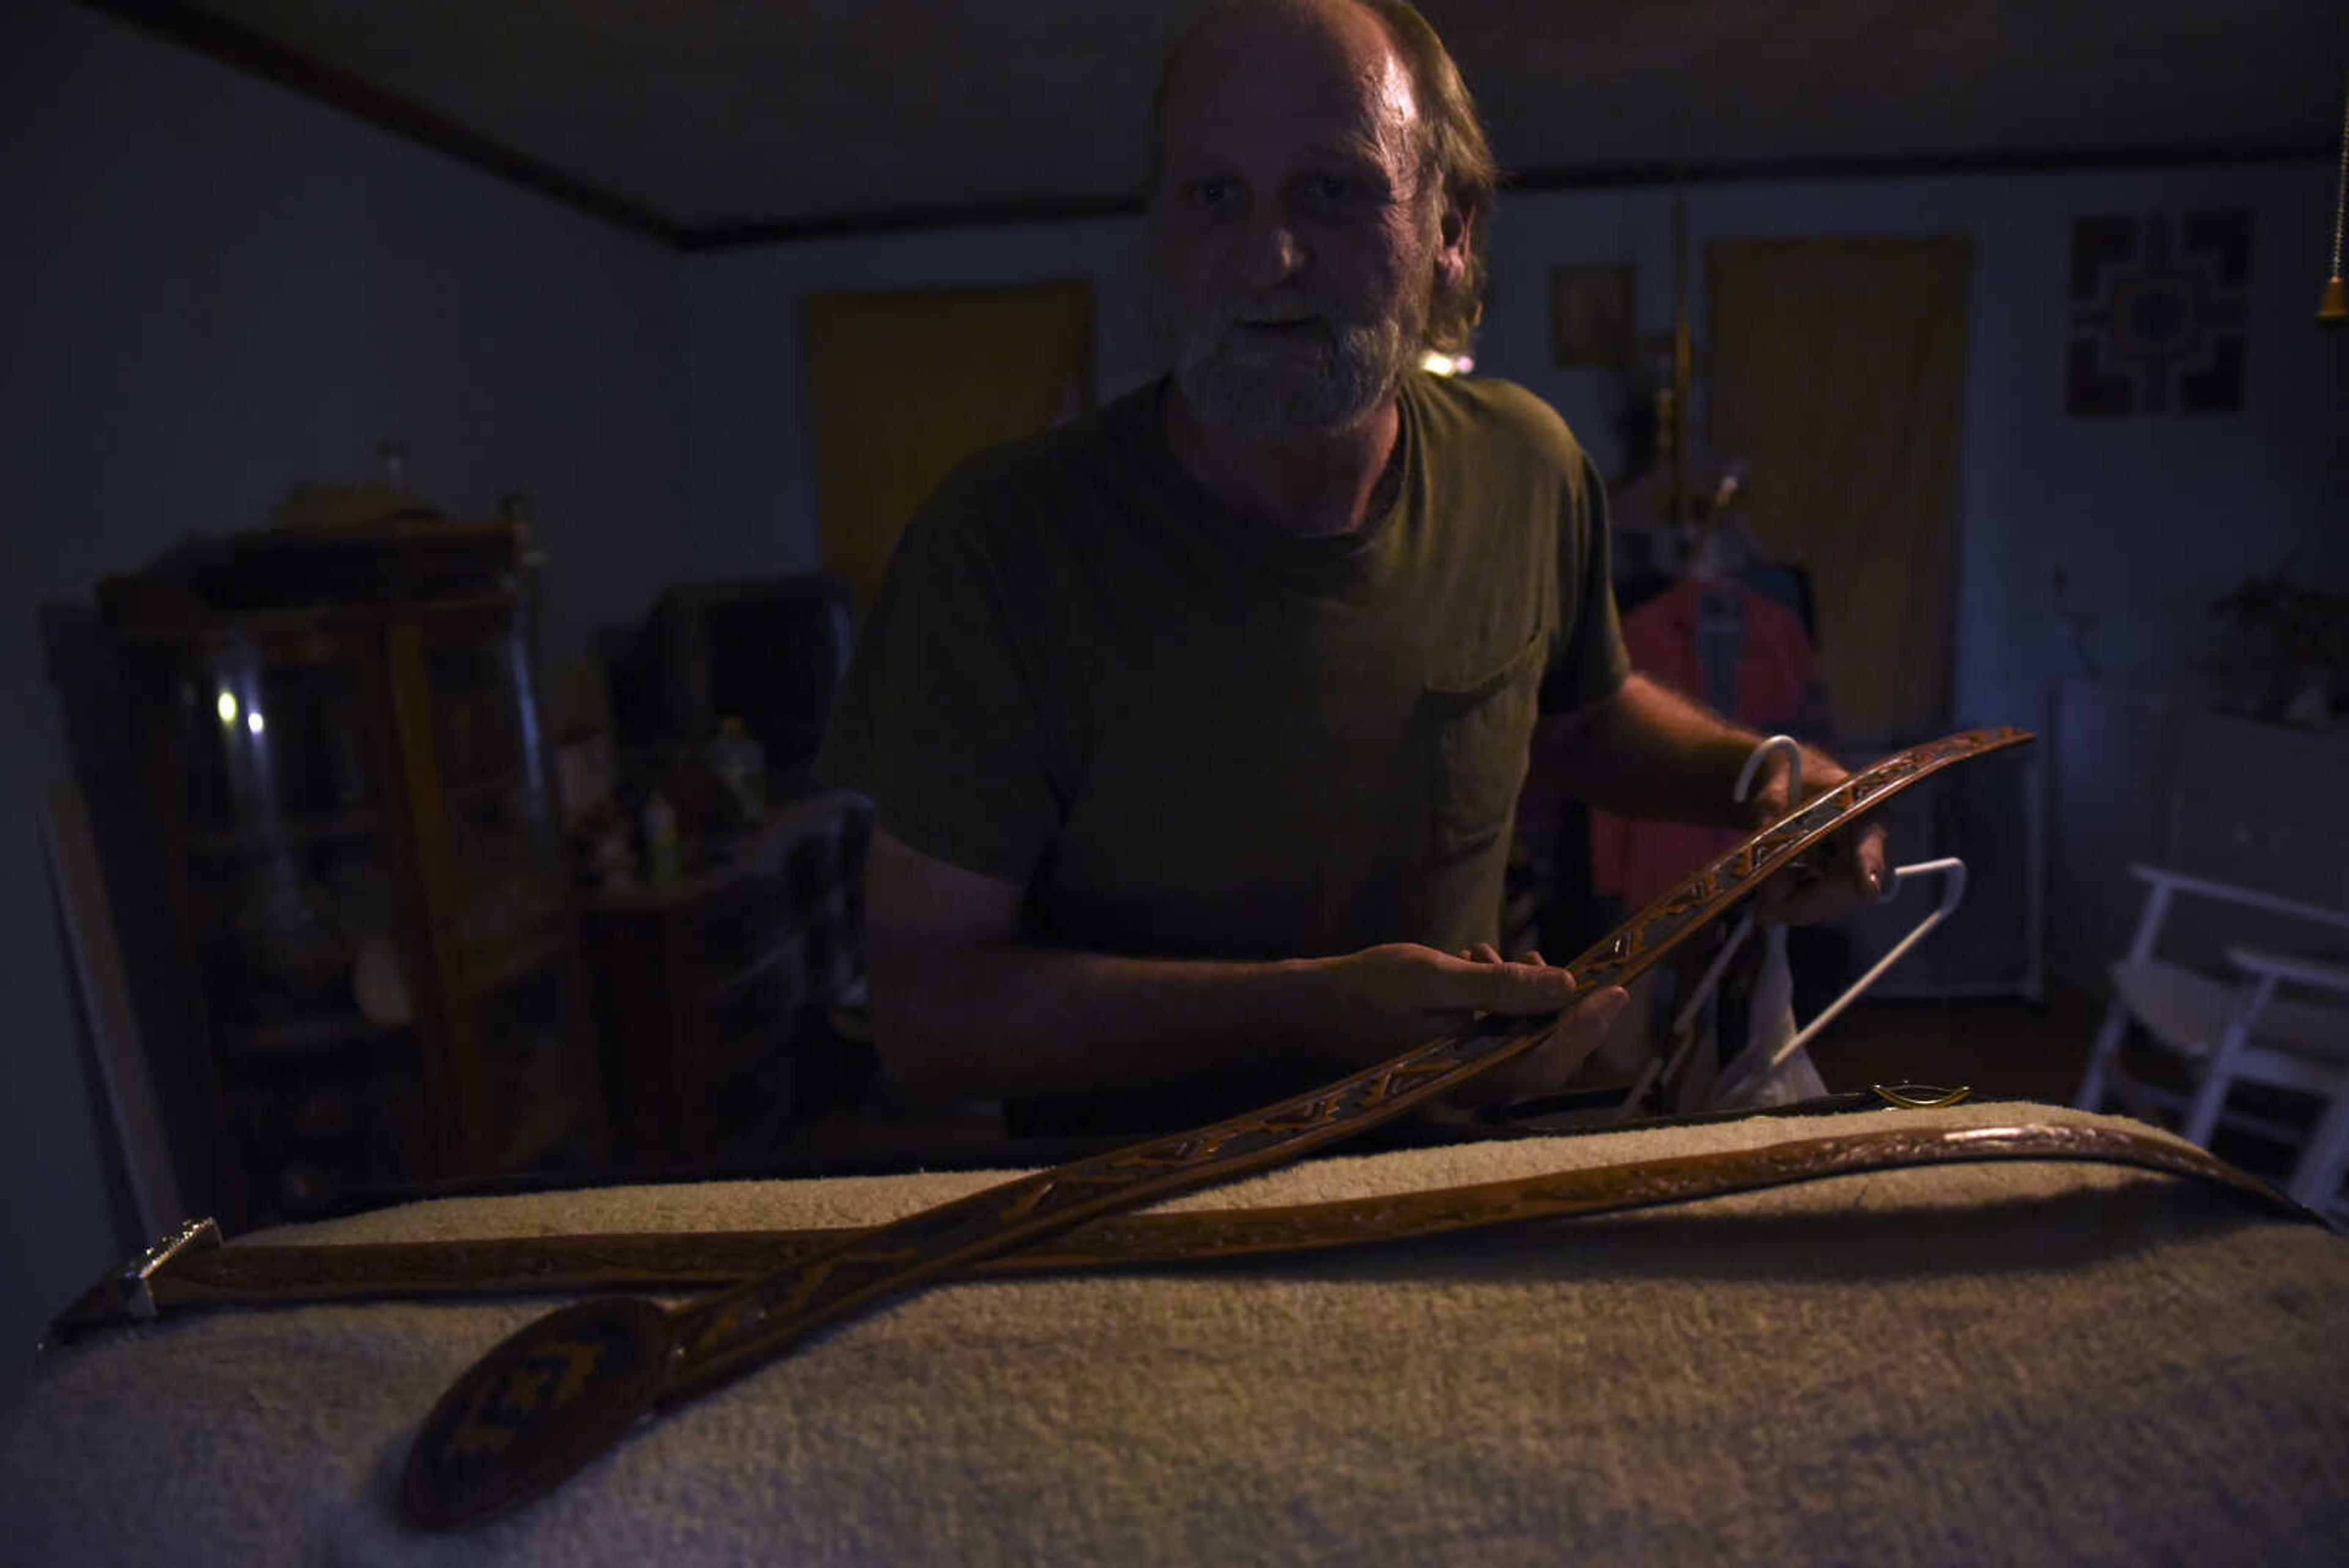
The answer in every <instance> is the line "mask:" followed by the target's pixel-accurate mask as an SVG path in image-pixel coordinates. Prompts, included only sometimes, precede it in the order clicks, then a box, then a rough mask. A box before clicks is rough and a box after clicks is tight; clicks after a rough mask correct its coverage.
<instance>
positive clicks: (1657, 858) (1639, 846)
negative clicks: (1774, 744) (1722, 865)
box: [1590, 576, 1827, 909]
mask: <svg viewBox="0 0 2349 1568" xmlns="http://www.w3.org/2000/svg"><path fill="white" fill-rule="evenodd" d="M1623 641H1624V644H1625V646H1626V647H1627V648H1628V649H1630V655H1631V665H1632V668H1633V669H1635V670H1639V671H1640V673H1641V674H1643V675H1645V676H1647V677H1648V678H1649V679H1650V680H1654V681H1656V682H1657V683H1658V684H1660V685H1663V686H1668V687H1670V688H1671V689H1672V690H1673V691H1677V692H1679V693H1681V694H1682V696H1684V697H1688V698H1691V699H1692V700H1694V701H1699V702H1702V703H1703V704H1704V705H1705V706H1706V707H1708V708H1710V709H1712V710H1713V711H1714V712H1716V713H1720V714H1723V716H1725V717H1727V718H1730V719H1732V720H1734V721H1735V722H1738V723H1741V724H1745V725H1748V726H1750V727H1752V728H1754V729H1757V730H1760V731H1762V732H1764V733H1771V732H1780V731H1784V732H1789V733H1792V734H1795V735H1796V736H1798V737H1803V736H1807V737H1818V736H1822V735H1823V734H1824V732H1826V728H1827V708H1826V685H1825V683H1824V682H1823V680H1821V678H1820V674H1819V663H1818V656H1817V653H1816V650H1815V649H1813V647H1812V644H1811V639H1810V638H1809V636H1808V635H1807V634H1806V632H1805V631H1804V629H1803V623H1802V619H1801V618H1800V617H1799V616H1798V615H1797V614H1796V613H1795V611H1794V610H1793V609H1791V608H1789V607H1787V606H1785V604H1782V603H1780V602H1779V601H1778V600H1777V599H1775V598H1774V597H1770V596H1768V595H1765V594H1763V593H1759V592H1756V591H1755V590H1754V589H1753V588H1751V587H1747V586H1745V584H1744V583H1743V582H1741V581H1738V580H1736V579H1734V578H1730V577H1715V576H1692V577H1686V578H1683V579H1682V581H1680V582H1678V583H1676V584H1674V585H1673V586H1672V587H1669V588H1667V589H1665V590H1664V591H1663V592H1661V593H1660V594H1658V595H1656V596H1654V597H1651V598H1650V599H1648V600H1647V601H1646V602H1645V603H1643V604H1641V605H1640V607H1638V608H1637V609H1634V610H1632V611H1630V613H1629V614H1627V615H1626V616H1625V617H1624V618H1623ZM1743 838H1744V834H1742V833H1739V832H1737V831H1735V830H1733V829H1728V828H1713V827H1692V826H1685V825H1683V824H1680V823H1666V822H1647V821H1640V820H1635V819H1632V818H1630V817H1622V816H1617V815H1612V814H1611V813H1608V812H1601V811H1593V812H1591V814H1590V852H1591V886H1592V889H1593V891H1595V892H1597V893H1599V894H1600V895H1603V896H1606V897H1610V898H1619V899H1620V900H1622V902H1623V904H1624V906H1625V907H1626V908H1628V909H1638V908H1640V906H1642V905H1644V904H1646V903H1647V902H1648V901H1649V900H1650V899H1651V898H1657V897H1658V896H1660V895H1661V894H1662V893H1664V892H1665V891H1666V890H1668V889H1669V888H1671V887H1672V886H1673V885H1674V884H1676V883H1677V882H1679V881H1680V880H1681V878H1682V877H1685V876H1687V875H1688V874H1689V873H1690V872H1691V871H1693V870H1695V869H1696V868H1697V867H1700V866H1702V865H1703V864H1704V863H1705V862H1706V861H1708V860H1710V859H1712V858H1713V857H1715V856H1717V855H1720V854H1722V853H1723V852H1724V851H1725V850H1727V849H1728V848H1730V847H1731V846H1733V845H1735V844H1737V843H1738V842H1739V841H1740V840H1742V839H1743Z"/></svg>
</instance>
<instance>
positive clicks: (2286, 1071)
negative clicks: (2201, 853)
mask: <svg viewBox="0 0 2349 1568" xmlns="http://www.w3.org/2000/svg"><path fill="white" fill-rule="evenodd" d="M2129 871H2130V874H2131V875H2133V876H2135V877H2137V879H2138V880H2139V881H2141V882H2144V883H2146V884H2147V889H2148V890H2147V894H2146V900H2145V909H2144V911H2143V913H2142V914H2140V915H2139V916H2138V918H2137V934H2136V936H2135V938H2134V939H2133V940H2131V941H2130V943H2129V950H2128V952H2127V955H2126V956H2125V957H2123V958H2122V959H2120V960H2119V961H2116V963H2114V964H2113V965H2112V968H2111V970H2110V973H2111V976H2112V981H2113V1000H2112V1004H2111V1006H2109V1007H2108V1008H2106V1011H2105V1019H2104V1023H2103V1025H2102V1027H2100V1028H2099V1029H2098V1030H2097V1031H2096V1040H2095V1047H2094V1048H2093V1049H2092V1051H2091V1052H2090V1054H2089V1056H2088V1068H2087V1072H2086V1073H2085V1075H2083V1076H2082V1077H2081V1079H2080V1090H2079V1093H2078V1095H2077V1096H2075V1099H2074V1103H2075V1105H2077V1106H2079V1107H2080V1108H2081V1109H2083V1110H2090V1111H2094V1110H2101V1109H2103V1108H2104V1103H2105V1100H2106V1097H2107V1096H2108V1095H2116V1096H2118V1097H2119V1098H2120V1099H2121V1100H2122V1101H2123V1103H2124V1104H2126V1105H2127V1107H2128V1108H2129V1110H2130V1111H2132V1112H2133V1113H2135V1114H2137V1115H2138V1116H2146V1117H2147V1119H2153V1112H2152V1107H2156V1106H2160V1107H2163V1108H2167V1109H2170V1110H2173V1111H2176V1112H2178V1132H2179V1133H2180V1135H2181V1136H2183V1137H2187V1138H2189V1139H2190V1140H2191V1141H2193V1142H2195V1143H2198V1144H2202V1145H2205V1146H2208V1145H2209V1141H2210V1137H2211V1135H2212V1133H2214V1132H2215V1131H2216V1130H2217V1129H2218V1127H2219V1126H2220V1123H2221V1122H2222V1121H2223V1122H2224V1123H2225V1124H2226V1125H2227V1126H2229V1127H2235V1128H2240V1130H2243V1131H2247V1132H2254V1133H2258V1134H2261V1136H2263V1137H2271V1138H2274V1139H2277V1140H2279V1141H2281V1142H2283V1143H2285V1144H2287V1145H2297V1146H2298V1147H2299V1150H2300V1152H2299V1155H2298V1158H2297V1159H2296V1162H2295V1163H2294V1165H2293V1167H2292V1177H2291V1179H2290V1181H2289V1183H2288V1188H2289V1190H2290V1191H2291V1193H2292V1197H2293V1198H2295V1199H2299V1200H2300V1201H2301V1202H2302V1203H2305V1204H2307V1205H2309V1206H2310V1207H2311V1208H2313V1209H2319V1210H2328V1211H2333V1210H2343V1204H2342V1199H2341V1179H2342V1174H2343V1169H2344V1164H2349V1005H2343V1004H2342V1003H2349V963H2344V962H2342V961H2337V960H2332V959H2327V958H2322V957H2317V956H2314V955H2312V954H2304V953H2291V952H2284V951H2280V950H2276V949H2274V948H2271V947H2268V946H2265V945H2261V946H2253V945H2251V944H2248V943H2240V942H2224V943H2222V945H2221V951H2223V952H2224V954H2225V956H2226V961H2227V962H2228V964H2229V965H2230V967H2231V971H2232V972H2231V973H2230V974H2228V975H2226V976H2224V977H2220V976H2216V975H2212V974H2209V973H2207V972H2205V971H2201V970H2199V969H2195V968H2192V967H2189V966H2188V965H2186V964H2183V963H2180V962H2177V961H2173V960H2171V959H2167V958H2163V957H2161V956H2159V954H2158V947H2159V945H2160V940H2161V935H2162V925H2163V922H2164V921H2165V920H2166V919H2167V918H2168V915H2169V912H2170V908H2171V905H2172V904H2173V902H2174V901H2175V900H2176V899H2177V898H2178V897H2180V896H2187V897H2192V898H2207V899H2213V900H2217V901H2219V902H2220V903H2223V904H2227V905H2229V906H2231V907H2232V908H2233V909H2236V910H2237V911H2256V912H2257V914H2258V915H2264V916H2270V917H2276V916H2281V917H2284V918H2286V919H2290V920H2292V921H2295V922H2302V921H2304V922H2307V923H2308V925H2309V926H2310V927H2312V928H2316V929H2313V930H2311V932H2310V936H2311V938H2312V945H2323V946H2328V947H2331V948H2334V949H2338V948H2340V947H2341V946H2342V943H2343V938H2344V936H2349V910H2341V909H2325V908H2323V907H2321V906H2319V905H2315V904H2305V903H2302V902H2300V901H2298V900H2297V899H2292V898H2278V897H2276V896H2275V895H2273V894H2271V893H2261V892H2258V891H2255V890H2254V889H2251V888H2238V887H2234V886H2231V885H2230V884H2228V883H2224V882H2213V881H2210V880H2209V879H2208V878H2206V877H2189V876H2187V875H2186V874H2184V873H2183V872H2178V871H2171V870H2168V869H2165V868H2164V867H2158V866H2131V867H2129ZM2251 918H2257V917H2256V916H2253V917H2251ZM2273 923H2274V922H2273V921H2272V920H2271V921H2269V922H2268V928H2269V929H2271V928H2272V926H2273ZM2319 930H2321V931H2322V932H2323V935H2319V934H2318V931H2319ZM2131 1023H2136V1024H2137V1025H2139V1026H2141V1027H2142V1028H2143V1029H2144V1030H2145V1032H2146V1033H2147V1035H2148V1036H2150V1037H2151V1039H2152V1040H2153V1042H2154V1043H2155V1044H2157V1045H2158V1046H2159V1047H2161V1048H2162V1049H2164V1050H2166V1051H2168V1052H2169V1053H2170V1054H2173V1055H2175V1056H2177V1057H2178V1058H2180V1059H2181V1060H2182V1061H2183V1062H2184V1063H2185V1064H2187V1065H2188V1067H2189V1070H2190V1072H2191V1074H2192V1085H2193V1086H2192V1088H2191V1090H2190V1091H2189V1093H2188V1094H2187V1095H2186V1096H2183V1097H2182V1098H2181V1097H2179V1096H2176V1095H2174V1094H2170V1093H2168V1092H2166V1091H2164V1090H2162V1089H2161V1088H2159V1087H2158V1086H2157V1085H2149V1084H2147V1083H2145V1082H2143V1081H2142V1080H2141V1079H2138V1078H2137V1077H2135V1076H2133V1075H2130V1074H2129V1073H2127V1071H2126V1070H2125V1069H2124V1067H2123V1065H2122V1064H2121V1060H2120V1047H2121V1042H2122V1039H2123V1037H2124V1036H2125V1035H2126V1034H2127V1032H2128V1027H2129V1025H2130V1024H2131ZM2243 1083H2257V1084H2268V1085H2277V1086H2280V1087H2283V1088H2289V1089H2296V1090H2299V1091H2301V1092H2302V1093H2303V1094H2308V1095H2313V1096H2317V1097H2318V1098H2319V1099H2320V1100H2322V1101H2323V1105H2324V1108H2323V1111H2322V1112H2321V1113H2320V1114H2319V1115H2318V1116H2317V1120H2316V1124H2315V1126H2314V1127H2313V1128H2311V1129H2308V1130H2306V1131H2303V1130H2302V1128H2300V1127H2296V1126H2293V1125H2291V1124H2288V1123H2284V1122H2280V1121H2277V1120H2276V1119H2274V1118H2272V1117H2269V1116H2259V1115H2256V1114H2254V1113H2252V1112H2251V1111H2248V1110H2245V1109H2243V1108H2241V1107H2239V1106H2230V1105H2229V1104H2228V1099H2229V1096H2230V1093H2231V1092H2232V1091H2233V1089H2234V1088H2235V1086H2236V1085H2239V1084H2243Z"/></svg>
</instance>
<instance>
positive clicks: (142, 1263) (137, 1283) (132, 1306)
mask: <svg viewBox="0 0 2349 1568" xmlns="http://www.w3.org/2000/svg"><path fill="white" fill-rule="evenodd" d="M220 1244H221V1231H220V1222H219V1221H218V1220H209V1219H206V1220H181V1222H180V1228H179V1229H178V1230H176V1231H169V1232H167V1233H166V1234H165V1235H163V1236H162V1237H161V1238H160V1240H158V1241H156V1243H155V1244H154V1245H153V1246H151V1247H150V1248H148V1249H147V1250H146V1251H143V1252H141V1253H140V1254H139V1255H138V1256H137V1257H135V1258H133V1259H131V1260H130V1261H129V1262H127V1263H125V1264H123V1265H122V1272H121V1273H120V1274H119V1276H118V1278H119V1280H120V1282H121V1284H122V1310H123V1311H124V1312H126V1313H129V1314H130V1315H131V1316H132V1317H134V1318H137V1319H138V1320H139V1321H140V1322H141V1323H148V1322H151V1321H153V1319H154V1318H155V1317H156V1316H157V1315H158V1314H157V1312H156V1309H155V1292H154V1288H153V1286H152V1285H150V1283H149V1282H150V1281H151V1280H152V1279H153V1278H154V1277H155V1271H157V1270H158V1269H160V1268H161V1267H162V1266H163V1265H164V1264H166V1263H168V1262H171V1260H172V1259H174V1258H176V1257H178V1256H179V1255H180V1254H181V1253H182V1252H184V1251H189V1250H190V1249H191V1248H195V1247H204V1248H211V1247H217V1246H219V1245H220Z"/></svg>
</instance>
